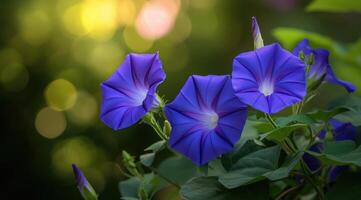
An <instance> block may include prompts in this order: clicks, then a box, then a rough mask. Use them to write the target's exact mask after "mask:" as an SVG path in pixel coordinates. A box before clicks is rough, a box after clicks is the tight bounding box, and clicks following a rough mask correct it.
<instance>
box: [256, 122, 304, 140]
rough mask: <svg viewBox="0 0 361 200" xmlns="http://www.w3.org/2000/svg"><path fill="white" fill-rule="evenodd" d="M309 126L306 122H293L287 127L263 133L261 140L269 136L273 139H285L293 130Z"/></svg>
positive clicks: (269, 138)
mask: <svg viewBox="0 0 361 200" xmlns="http://www.w3.org/2000/svg"><path fill="white" fill-rule="evenodd" d="M302 128H307V125H306V124H293V125H289V126H285V127H280V128H276V129H274V130H272V131H270V132H268V133H265V134H263V135H261V140H263V139H264V138H267V139H268V140H272V141H283V140H284V139H285V138H287V137H288V136H289V135H290V134H291V133H292V132H293V131H295V130H297V129H302Z"/></svg>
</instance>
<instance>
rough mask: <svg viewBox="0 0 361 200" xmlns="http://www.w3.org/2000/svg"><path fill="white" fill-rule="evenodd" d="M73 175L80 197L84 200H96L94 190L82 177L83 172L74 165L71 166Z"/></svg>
mask: <svg viewBox="0 0 361 200" xmlns="http://www.w3.org/2000/svg"><path fill="white" fill-rule="evenodd" d="M71 166H72V168H73V172H74V175H75V180H76V183H77V185H78V189H79V191H80V194H81V196H82V197H83V198H84V199H85V200H97V199H98V196H97V194H96V192H95V190H94V188H93V187H92V186H91V185H90V184H89V182H88V180H87V179H86V177H85V176H84V174H83V172H82V171H81V170H80V169H79V168H78V167H77V166H76V165H75V164H72V165H71Z"/></svg>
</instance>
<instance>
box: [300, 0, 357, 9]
mask: <svg viewBox="0 0 361 200" xmlns="http://www.w3.org/2000/svg"><path fill="white" fill-rule="evenodd" d="M306 10H307V11H325V12H361V1H360V0H347V1H345V0H314V1H313V2H312V3H310V4H309V5H308V6H307V8H306Z"/></svg>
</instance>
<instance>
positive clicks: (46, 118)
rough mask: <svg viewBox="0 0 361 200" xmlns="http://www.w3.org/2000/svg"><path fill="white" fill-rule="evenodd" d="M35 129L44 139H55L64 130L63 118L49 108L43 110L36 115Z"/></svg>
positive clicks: (60, 113)
mask: <svg viewBox="0 0 361 200" xmlns="http://www.w3.org/2000/svg"><path fill="white" fill-rule="evenodd" d="M35 128H36V130H37V131H38V133H39V134H40V135H42V136H43V137H45V138H48V139H53V138H57V137H59V136H60V135H61V134H62V133H63V132H64V130H65V128H66V119H65V116H64V114H63V113H62V112H59V111H55V110H53V109H51V108H49V107H46V108H43V109H41V110H40V111H39V113H38V114H37V115H36V118H35Z"/></svg>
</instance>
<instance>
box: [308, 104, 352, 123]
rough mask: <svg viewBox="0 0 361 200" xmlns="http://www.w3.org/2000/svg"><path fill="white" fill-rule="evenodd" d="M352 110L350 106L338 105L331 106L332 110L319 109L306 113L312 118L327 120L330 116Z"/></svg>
mask: <svg viewBox="0 0 361 200" xmlns="http://www.w3.org/2000/svg"><path fill="white" fill-rule="evenodd" d="M353 110H354V109H353V108H352V107H348V106H340V107H336V108H333V109H332V110H319V111H316V112H313V113H308V114H307V115H308V116H309V117H311V118H313V119H316V120H322V121H325V122H328V120H330V119H331V118H332V117H334V116H336V115H338V114H341V113H344V112H348V111H353Z"/></svg>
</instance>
